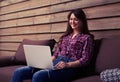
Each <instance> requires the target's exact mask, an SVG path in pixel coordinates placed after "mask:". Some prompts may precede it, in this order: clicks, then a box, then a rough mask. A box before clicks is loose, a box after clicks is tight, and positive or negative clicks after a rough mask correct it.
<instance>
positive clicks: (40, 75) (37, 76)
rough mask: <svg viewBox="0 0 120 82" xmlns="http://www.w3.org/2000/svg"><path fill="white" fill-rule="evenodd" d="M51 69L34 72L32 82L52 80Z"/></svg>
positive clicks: (48, 81)
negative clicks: (50, 77)
mask: <svg viewBox="0 0 120 82" xmlns="http://www.w3.org/2000/svg"><path fill="white" fill-rule="evenodd" d="M48 73H49V70H39V71H37V72H35V73H34V75H33V78H32V82H50V79H49V75H48Z"/></svg>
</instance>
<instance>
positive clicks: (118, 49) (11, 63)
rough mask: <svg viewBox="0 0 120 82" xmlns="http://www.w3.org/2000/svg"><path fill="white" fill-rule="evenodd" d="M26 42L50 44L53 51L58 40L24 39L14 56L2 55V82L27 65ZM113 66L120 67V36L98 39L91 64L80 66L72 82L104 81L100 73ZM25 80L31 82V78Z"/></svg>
mask: <svg viewBox="0 0 120 82" xmlns="http://www.w3.org/2000/svg"><path fill="white" fill-rule="evenodd" d="M24 44H33V45H49V46H50V47H51V52H52V50H53V48H54V45H55V44H56V41H55V40H54V39H49V40H40V41H38V40H37V41H35V40H28V39H24V40H23V41H22V42H21V44H20V45H19V47H18V49H17V51H16V54H15V55H14V56H12V57H9V56H7V57H6V56H0V82H10V79H11V77H12V75H13V72H14V70H15V69H16V68H19V67H22V66H25V65H26V60H25V55H24V50H23V45H24ZM112 68H120V37H112V38H101V39H96V40H95V45H94V53H93V58H92V60H91V62H90V64H89V65H88V66H86V67H83V68H80V70H81V71H80V73H79V76H78V78H77V79H76V80H74V81H72V82H102V81H101V80H100V73H101V72H102V71H104V70H106V69H112ZM24 82H31V80H26V81H24Z"/></svg>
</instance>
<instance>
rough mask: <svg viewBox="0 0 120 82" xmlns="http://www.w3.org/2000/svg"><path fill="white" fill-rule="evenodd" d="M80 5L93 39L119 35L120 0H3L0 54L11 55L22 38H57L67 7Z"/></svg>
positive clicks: (64, 20) (63, 23)
mask: <svg viewBox="0 0 120 82" xmlns="http://www.w3.org/2000/svg"><path fill="white" fill-rule="evenodd" d="M75 8H82V9H83V10H84V11H85V13H86V15H87V20H88V26H89V30H90V31H91V33H93V34H94V35H95V38H104V37H112V36H115V37H120V0H3V1H1V2H0V55H6V56H7V55H11V56H12V55H14V54H15V52H16V50H17V48H18V45H19V44H20V42H21V41H22V40H23V39H25V38H26V39H32V40H41V39H42V40H43V39H49V38H54V39H56V40H58V38H59V37H60V35H61V34H62V33H63V32H64V31H65V29H66V21H67V14H68V12H69V10H71V9H75Z"/></svg>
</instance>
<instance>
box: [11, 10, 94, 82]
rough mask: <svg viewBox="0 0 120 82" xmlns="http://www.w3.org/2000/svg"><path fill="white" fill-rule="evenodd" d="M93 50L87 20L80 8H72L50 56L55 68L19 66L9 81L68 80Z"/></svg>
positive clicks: (60, 81) (85, 61)
mask: <svg viewBox="0 0 120 82" xmlns="http://www.w3.org/2000/svg"><path fill="white" fill-rule="evenodd" d="M92 52H93V36H92V35H91V34H90V33H89V31H88V26H87V20H86V16H85V13H84V12H83V10H82V9H75V10H72V11H71V12H70V13H69V15H68V26H67V30H66V32H65V34H64V35H63V36H61V38H60V40H59V42H58V45H57V47H56V50H55V52H54V54H53V56H52V60H53V63H54V67H55V69H57V70H52V69H49V70H43V69H35V68H33V67H29V66H26V67H21V68H18V69H16V70H15V72H14V75H13V77H12V80H11V82H23V80H25V79H31V78H32V82H69V81H71V80H73V79H75V78H76V77H77V73H76V72H78V69H77V68H79V67H83V66H86V65H88V64H89V62H90V60H91V57H92Z"/></svg>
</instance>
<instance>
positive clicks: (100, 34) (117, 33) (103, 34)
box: [52, 30, 120, 41]
mask: <svg viewBox="0 0 120 82" xmlns="http://www.w3.org/2000/svg"><path fill="white" fill-rule="evenodd" d="M62 34H63V33H54V34H52V38H54V39H55V40H56V41H58V40H59V38H60V37H61V35H62ZM91 34H93V35H94V37H95V39H101V38H111V37H116V38H117V37H120V30H110V31H91Z"/></svg>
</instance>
